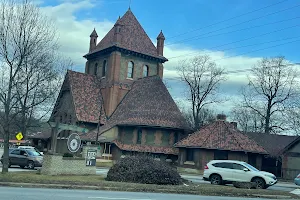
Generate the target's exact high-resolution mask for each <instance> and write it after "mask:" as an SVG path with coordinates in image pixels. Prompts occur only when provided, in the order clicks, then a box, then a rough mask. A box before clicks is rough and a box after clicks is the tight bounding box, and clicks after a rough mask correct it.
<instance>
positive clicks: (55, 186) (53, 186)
mask: <svg viewBox="0 0 300 200" xmlns="http://www.w3.org/2000/svg"><path fill="white" fill-rule="evenodd" d="M1 186H3V187H21V188H23V187H24V188H51V189H78V190H80V189H81V190H104V191H123V192H149V193H166V194H179V193H178V192H179V191H176V190H165V189H157V190H150V191H148V190H146V191H144V190H137V189H135V188H126V189H124V188H123V189H122V188H120V187H113V186H112V187H107V186H87V185H86V186H83V185H70V184H37V183H15V182H0V187H1ZM180 194H186V195H197V196H201V195H205V196H216V195H215V194H213V193H212V194H207V193H205V194H196V193H193V192H191V193H180ZM221 196H228V197H250V198H251V197H253V198H272V199H293V198H292V197H291V196H284V195H264V194H245V195H234V194H232V193H226V194H225V195H221Z"/></svg>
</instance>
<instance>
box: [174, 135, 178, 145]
mask: <svg viewBox="0 0 300 200" xmlns="http://www.w3.org/2000/svg"><path fill="white" fill-rule="evenodd" d="M177 142H178V133H174V144H176V143H177Z"/></svg>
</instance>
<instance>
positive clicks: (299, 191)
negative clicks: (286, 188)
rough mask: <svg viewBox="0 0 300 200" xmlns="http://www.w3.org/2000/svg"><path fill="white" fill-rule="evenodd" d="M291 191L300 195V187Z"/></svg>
mask: <svg viewBox="0 0 300 200" xmlns="http://www.w3.org/2000/svg"><path fill="white" fill-rule="evenodd" d="M290 193H292V194H296V195H300V189H295V190H293V191H291V192H290Z"/></svg>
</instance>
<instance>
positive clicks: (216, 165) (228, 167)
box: [212, 162, 232, 169]
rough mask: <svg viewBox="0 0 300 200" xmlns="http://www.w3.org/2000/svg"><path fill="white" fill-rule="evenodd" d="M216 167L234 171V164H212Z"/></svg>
mask: <svg viewBox="0 0 300 200" xmlns="http://www.w3.org/2000/svg"><path fill="white" fill-rule="evenodd" d="M212 165H213V166H214V167H219V168H226V169H232V163H227V162H220V163H214V164H212Z"/></svg>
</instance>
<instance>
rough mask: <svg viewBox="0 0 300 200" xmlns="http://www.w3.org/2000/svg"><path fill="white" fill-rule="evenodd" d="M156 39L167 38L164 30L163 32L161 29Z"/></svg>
mask: <svg viewBox="0 0 300 200" xmlns="http://www.w3.org/2000/svg"><path fill="white" fill-rule="evenodd" d="M156 39H163V40H164V39H166V38H165V36H164V34H163V32H162V30H161V31H160V33H159V35H158V36H157V38H156Z"/></svg>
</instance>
